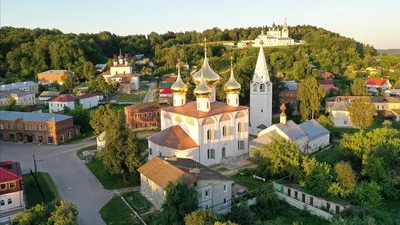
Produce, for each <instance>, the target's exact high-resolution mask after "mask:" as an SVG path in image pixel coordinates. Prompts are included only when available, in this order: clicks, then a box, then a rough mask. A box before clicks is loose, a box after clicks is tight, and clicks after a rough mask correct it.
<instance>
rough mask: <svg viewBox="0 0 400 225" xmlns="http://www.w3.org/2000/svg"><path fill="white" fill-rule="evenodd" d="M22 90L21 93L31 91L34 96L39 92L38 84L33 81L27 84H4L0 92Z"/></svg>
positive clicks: (0, 86)
mask: <svg viewBox="0 0 400 225" xmlns="http://www.w3.org/2000/svg"><path fill="white" fill-rule="evenodd" d="M15 89H17V90H21V91H29V92H32V93H34V94H36V93H38V92H39V88H38V84H37V83H35V82H33V81H25V82H17V83H12V84H3V85H0V91H6V90H15Z"/></svg>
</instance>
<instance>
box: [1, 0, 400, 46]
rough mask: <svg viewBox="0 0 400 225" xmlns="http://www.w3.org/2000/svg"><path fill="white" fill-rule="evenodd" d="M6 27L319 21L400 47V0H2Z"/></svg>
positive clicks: (157, 28) (80, 29) (201, 26)
mask: <svg viewBox="0 0 400 225" xmlns="http://www.w3.org/2000/svg"><path fill="white" fill-rule="evenodd" d="M0 7H1V8H0V26H13V27H26V28H37V27H39V28H49V29H52V28H56V29H59V30H61V31H63V32H66V33H98V32H100V31H110V32H111V33H115V34H118V35H128V34H149V33H150V32H152V31H154V32H157V33H165V32H167V31H173V32H177V31H189V30H190V31H191V30H196V31H203V30H205V29H209V28H213V27H219V28H221V29H225V28H228V29H229V28H235V27H250V26H251V27H256V26H265V25H271V24H272V23H275V24H282V23H283V21H284V19H285V18H287V22H288V25H289V26H295V25H304V24H305V25H313V26H317V27H322V28H325V29H327V30H330V31H333V32H336V33H339V34H341V35H343V36H346V37H350V38H354V39H355V40H357V41H360V42H362V43H365V44H370V45H373V46H374V47H375V48H378V49H387V48H400V0H379V1H376V0H334V1H327V0H274V1H271V0H241V1H238V0H200V1H193V0H185V1H183V0H168V1H166V0H151V1H146V0H130V1H129V0H117V1H112V0H108V1H105V0H35V1H33V0H0Z"/></svg>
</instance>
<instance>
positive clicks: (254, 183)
mask: <svg viewBox="0 0 400 225" xmlns="http://www.w3.org/2000/svg"><path fill="white" fill-rule="evenodd" d="M230 178H231V179H232V180H233V181H235V183H237V184H239V185H242V186H244V187H246V188H247V189H248V190H249V191H252V190H254V189H257V188H259V187H261V186H263V185H264V184H265V183H266V182H263V181H261V180H256V179H254V178H253V177H251V176H249V175H248V174H246V173H245V174H244V175H243V176H241V175H240V173H237V174H234V175H231V176H230Z"/></svg>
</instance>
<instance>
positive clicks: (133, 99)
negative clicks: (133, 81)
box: [117, 94, 144, 102]
mask: <svg viewBox="0 0 400 225" xmlns="http://www.w3.org/2000/svg"><path fill="white" fill-rule="evenodd" d="M143 98H144V95H140V96H139V95H133V94H125V95H120V96H119V97H118V99H117V102H140V101H142V100H143Z"/></svg>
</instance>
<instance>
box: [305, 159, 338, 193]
mask: <svg viewBox="0 0 400 225" xmlns="http://www.w3.org/2000/svg"><path fill="white" fill-rule="evenodd" d="M331 169H332V168H331V166H330V165H329V164H327V163H325V162H323V163H318V162H317V163H316V164H315V167H314V169H312V170H311V172H310V174H309V175H308V176H306V179H305V185H306V187H307V188H308V189H310V190H311V191H312V192H313V193H315V194H316V195H318V196H323V197H325V196H327V194H328V189H329V187H330V186H331V184H332V174H331Z"/></svg>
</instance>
